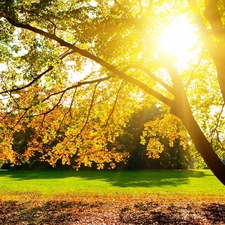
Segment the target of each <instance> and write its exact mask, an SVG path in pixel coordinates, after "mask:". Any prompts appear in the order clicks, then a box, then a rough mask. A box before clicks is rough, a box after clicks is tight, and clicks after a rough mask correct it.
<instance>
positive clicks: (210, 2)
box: [204, 0, 225, 37]
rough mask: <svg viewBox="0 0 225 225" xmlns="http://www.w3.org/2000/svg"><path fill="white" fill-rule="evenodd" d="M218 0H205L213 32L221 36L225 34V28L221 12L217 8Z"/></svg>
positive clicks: (206, 13)
mask: <svg viewBox="0 0 225 225" xmlns="http://www.w3.org/2000/svg"><path fill="white" fill-rule="evenodd" d="M216 3H218V1H215V0H205V13H204V15H205V17H206V18H207V19H208V21H209V23H210V25H211V27H212V32H213V34H214V35H215V36H217V37H220V36H221V35H223V34H225V29H224V28H223V24H222V21H221V17H220V13H219V10H218V8H217V6H216V5H217V4H216Z"/></svg>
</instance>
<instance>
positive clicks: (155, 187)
mask: <svg viewBox="0 0 225 225" xmlns="http://www.w3.org/2000/svg"><path fill="white" fill-rule="evenodd" d="M224 191H225V188H224V186H223V185H222V184H221V183H220V182H219V181H218V180H217V179H216V177H215V176H214V175H213V174H212V173H211V171H209V170H152V171H78V172H77V171H65V170H63V171H60V170H49V171H0V198H1V199H9V198H10V197H12V196H13V195H14V197H15V196H17V197H18V196H20V195H24V194H29V196H30V197H31V198H32V194H33V195H35V194H36V195H38V196H45V197H46V196H48V198H51V197H53V198H54V196H56V195H64V196H72V195H73V196H75V195H82V196H89V195H92V196H93V195H94V196H113V195H119V196H123V195H132V196H141V195H142V196H144V195H168V196H171V195H173V196H174V195H181V196H182V195H185V196H187V195H188V196H189V195H190V196H208V197H218V198H222V197H223V196H224Z"/></svg>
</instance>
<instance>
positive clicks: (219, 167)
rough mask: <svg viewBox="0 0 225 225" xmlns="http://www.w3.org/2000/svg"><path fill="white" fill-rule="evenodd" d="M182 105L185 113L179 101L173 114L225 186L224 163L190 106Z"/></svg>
mask: <svg viewBox="0 0 225 225" xmlns="http://www.w3.org/2000/svg"><path fill="white" fill-rule="evenodd" d="M182 105H183V106H182V107H183V109H184V108H185V111H183V110H181V108H180V102H179V101H178V102H175V104H174V107H173V108H172V111H171V112H172V113H173V114H174V115H176V116H178V117H179V118H180V119H181V120H182V122H183V124H184V126H185V127H186V129H187V131H188V133H189V135H190V136H191V138H192V140H193V143H194V145H195V147H196V149H197V151H198V152H199V153H200V154H201V156H202V158H203V159H204V161H205V163H206V164H207V166H208V167H209V169H210V170H211V171H212V172H213V174H214V175H215V176H216V177H217V178H218V179H219V180H220V181H221V182H222V183H223V184H224V185H225V165H224V164H223V163H222V161H221V159H220V158H219V157H218V155H217V154H216V153H215V151H214V150H213V148H212V146H211V145H210V143H209V142H208V140H207V138H206V137H205V135H204V134H203V132H202V130H201V129H200V127H199V125H198V124H197V122H196V120H195V118H194V117H193V115H192V112H191V109H190V107H189V105H186V104H185V105H186V106H184V102H183V103H182Z"/></svg>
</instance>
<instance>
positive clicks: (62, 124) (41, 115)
mask: <svg viewBox="0 0 225 225" xmlns="http://www.w3.org/2000/svg"><path fill="white" fill-rule="evenodd" d="M224 13H225V4H224V2H223V1H222V0H218V1H212V0H204V1H203V0H198V1H197V0H189V1H178V2H175V1H169V0H168V1H166V0H165V1H146V0H140V1H132V0H129V1H127V0H126V1H125V0H101V1H100V0H99V1H98V0H86V1H84V0H70V1H66V2H65V1H61V0H57V1H52V0H46V1H44V0H32V1H31V0H7V1H6V0H5V1H4V0H2V1H0V17H1V19H0V29H1V33H0V51H1V54H0V63H1V80H0V95H1V101H0V104H1V110H0V118H1V120H0V121H1V122H0V123H1V124H0V139H1V143H0V151H1V152H0V158H1V159H2V160H9V161H11V162H12V163H18V162H19V161H26V160H29V158H30V157H32V156H33V155H34V154H37V153H39V154H40V159H41V160H46V161H48V162H49V163H50V164H52V165H55V163H56V162H57V160H58V159H61V160H62V162H63V163H65V164H70V163H72V164H74V165H75V166H76V168H79V167H80V165H81V164H85V165H87V166H88V165H91V163H92V162H95V163H97V165H98V168H102V167H103V165H104V163H108V164H110V165H111V167H112V168H113V167H115V162H119V161H122V160H123V159H124V158H126V157H127V153H126V152H122V151H120V150H119V146H117V142H116V138H117V137H118V136H119V135H120V134H121V133H123V131H124V127H125V126H126V123H127V122H128V119H129V117H130V115H131V114H132V113H133V112H134V111H135V110H136V109H140V108H143V107H150V106H151V105H164V107H166V109H167V110H168V111H170V113H171V115H169V116H168V117H167V118H164V120H161V121H158V120H156V121H151V122H149V123H148V125H146V129H147V130H146V132H148V131H150V132H151V135H154V133H155V134H157V133H161V134H162V135H164V136H167V137H168V138H169V139H170V145H171V146H172V145H173V143H174V141H175V140H176V139H177V138H180V139H181V140H183V141H181V144H182V145H185V144H186V141H185V140H186V138H185V137H186V134H185V132H180V131H179V129H177V127H176V126H175V125H176V124H178V123H180V121H181V122H182V124H183V126H184V127H185V128H186V131H187V133H188V134H189V135H190V137H191V139H192V141H193V143H194V145H195V147H196V149H197V151H198V152H199V153H200V155H201V156H202V157H203V159H204V161H205V162H206V164H207V165H208V167H209V168H210V169H211V170H212V171H213V173H214V174H215V175H216V176H217V178H218V179H219V180H220V181H221V182H222V183H224V184H225V176H224V174H225V166H224V165H223V163H222V162H221V161H222V159H223V158H224V151H223V147H224V146H223V145H224V144H223V143H224V134H223V129H224V103H225V102H224V100H225V77H224V74H225V59H224V49H225V30H224ZM177 21H181V22H182V21H187V23H188V24H189V25H188V26H189V27H188V26H187V27H186V29H187V30H188V29H189V28H190V27H191V28H190V29H191V30H192V29H193V35H194V36H195V38H196V39H195V41H194V42H193V43H192V45H191V46H186V47H188V49H185V51H186V52H187V53H188V54H187V53H184V52H183V53H182V52H181V51H180V49H181V48H182V46H183V45H185V42H187V41H188V39H186V38H185V36H184V35H182V34H183V33H184V32H185V29H182V25H183V26H184V28H185V26H186V25H185V23H184V24H182V23H181V26H178V25H177ZM172 24H175V25H174V27H175V31H176V32H175V34H173V36H171V37H169V36H168V34H165V30H166V29H167V28H168V27H170V26H172ZM176 29H177V30H176ZM191 30H190V32H192V31H191ZM169 32H171V30H170V31H169ZM190 32H189V33H190ZM163 35H164V38H162V37H163ZM177 37H178V38H177ZM188 37H189V36H188ZM167 39H168V40H169V42H168V43H167V44H165V43H166V42H165V41H167ZM182 39H184V40H185V42H183V43H184V44H182V42H179V41H180V40H182ZM189 39H191V37H189ZM162 40H163V41H162ZM174 40H176V41H174ZM180 43H181V44H180ZM163 46H171V47H170V48H168V47H167V48H165V47H163ZM176 47H177V48H176ZM178 50H179V51H178ZM178 53H179V54H178ZM182 57H183V58H182ZM181 62H183V64H182V63H181ZM184 62H185V63H184ZM148 128H149V129H148ZM27 129H30V131H32V132H31V134H30V140H29V142H28V143H27V148H25V149H24V152H23V154H22V156H21V155H20V156H18V155H17V154H16V152H15V151H13V148H12V146H13V141H14V138H15V134H17V133H20V132H26V131H27ZM154 140H155V141H154ZM157 141H158V140H157V139H156V138H155V139H151V143H149V146H150V145H151V146H156V145H157V144H158V142H157ZM148 149H150V150H151V151H152V150H154V149H153V148H152V147H150V148H148ZM155 149H157V148H155ZM149 154H150V153H149ZM151 154H152V153H151ZM151 154H150V155H151ZM74 155H76V158H75V162H71V158H73V156H74Z"/></svg>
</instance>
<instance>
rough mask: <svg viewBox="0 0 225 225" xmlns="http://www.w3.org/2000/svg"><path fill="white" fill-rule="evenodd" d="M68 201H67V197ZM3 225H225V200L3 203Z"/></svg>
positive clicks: (0, 216) (96, 199) (0, 213)
mask: <svg viewBox="0 0 225 225" xmlns="http://www.w3.org/2000/svg"><path fill="white" fill-rule="evenodd" d="M64 198H65V197H64ZM0 224H6V225H15V224H16V225H46V224H49V225H75V224H79V225H82V224H83V225H88V224H97V225H100V224H102V225H104V224H110V225H113V224H115V225H135V224H137V225H148V224H155V225H157V224H159V225H161V224H179V225H180V224H181V225H187V224H188V225H203V224H204V225H205V224H206V225H210V224H225V199H216V198H200V199H194V198H190V199H189V198H188V197H187V196H186V197H183V198H182V197H178V198H176V197H175V196H174V197H173V198H172V197H170V198H167V197H166V196H164V197H162V196H161V197H156V196H155V197H149V198H145V199H142V198H140V199H138V198H135V199H134V198H132V197H131V198H128V197H127V198H123V199H122V198H121V199H116V198H111V199H110V198H104V197H103V196H101V197H99V196H98V197H94V198H89V196H88V197H87V198H84V197H82V198H81V199H78V198H75V199H70V198H68V199H67V200H65V199H63V198H60V197H58V198H55V199H52V200H50V199H47V200H43V199H39V200H37V199H35V200H29V201H21V200H14V201H11V200H1V201H0Z"/></svg>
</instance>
